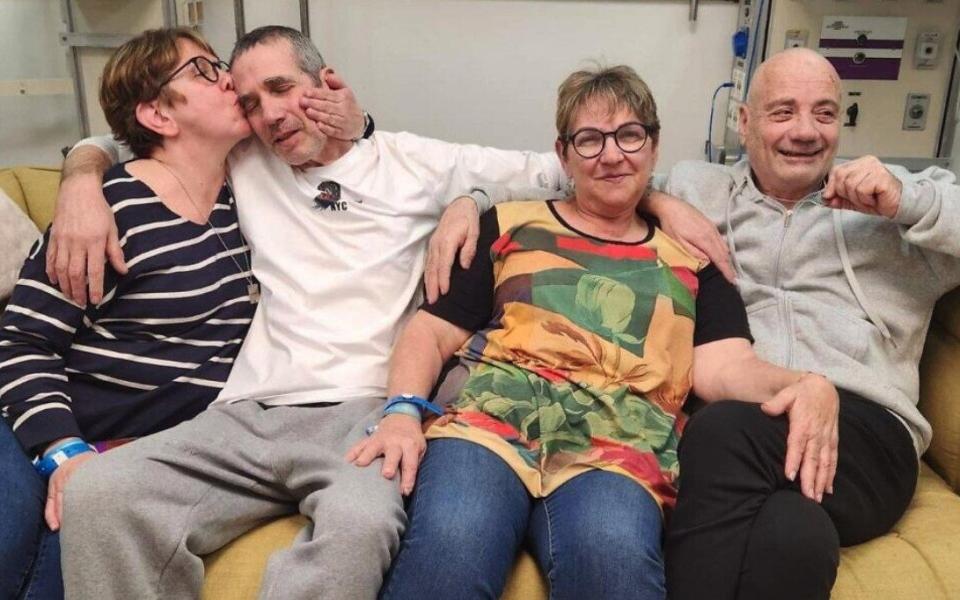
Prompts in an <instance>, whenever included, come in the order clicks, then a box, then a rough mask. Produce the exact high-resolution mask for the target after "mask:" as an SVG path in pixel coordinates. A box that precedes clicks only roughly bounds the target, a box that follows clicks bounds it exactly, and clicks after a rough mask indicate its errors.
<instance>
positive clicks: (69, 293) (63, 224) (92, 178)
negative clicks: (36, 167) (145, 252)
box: [47, 173, 127, 306]
mask: <svg viewBox="0 0 960 600" xmlns="http://www.w3.org/2000/svg"><path fill="white" fill-rule="evenodd" d="M117 238H118V234H117V224H116V222H115V221H114V218H113V213H112V212H111V211H110V207H109V206H108V205H107V200H106V198H104V196H103V188H102V187H101V181H100V178H99V177H98V176H96V175H93V174H86V173H84V174H76V175H73V176H71V177H67V178H65V179H64V180H63V181H62V182H60V190H59V191H58V192H57V206H56V211H55V212H54V215H53V225H52V229H51V231H50V243H49V244H48V245H47V277H48V278H49V279H50V282H51V283H53V284H54V285H58V284H59V286H60V289H61V290H62V291H63V295H64V296H66V297H67V298H69V299H71V300H73V301H74V302H76V303H77V304H79V305H80V306H85V305H86V303H87V286H88V281H89V290H90V296H89V297H90V302H92V303H93V304H97V303H99V302H100V301H101V300H102V299H103V272H104V261H105V259H109V260H110V264H111V265H112V266H113V268H114V270H116V271H117V273H119V274H121V275H124V274H126V272H127V265H126V263H125V262H124V259H123V250H122V249H121V248H120V242H119V240H118V239H117Z"/></svg>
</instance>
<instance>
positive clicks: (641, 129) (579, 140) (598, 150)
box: [560, 121, 653, 158]
mask: <svg viewBox="0 0 960 600" xmlns="http://www.w3.org/2000/svg"><path fill="white" fill-rule="evenodd" d="M651 129H653V128H649V127H647V126H646V125H644V124H643V123H638V122H636V121H631V122H630V123H624V124H623V125H621V126H620V127H617V128H616V129H615V130H614V131H600V130H599V129H596V128H594V127H584V128H583V129H578V130H576V131H574V132H573V133H572V134H570V135H568V136H566V137H562V138H560V141H562V142H563V143H564V144H570V145H572V146H573V149H574V151H575V152H576V153H577V154H579V155H580V156H581V157H583V158H596V157H598V156H600V155H601V154H602V153H603V148H604V147H605V146H606V145H607V137H612V138H613V141H614V143H616V144H617V148H620V150H621V151H622V152H625V153H627V154H633V153H634V152H639V151H640V150H641V149H643V147H644V146H645V145H646V144H647V138H649V137H650V133H651Z"/></svg>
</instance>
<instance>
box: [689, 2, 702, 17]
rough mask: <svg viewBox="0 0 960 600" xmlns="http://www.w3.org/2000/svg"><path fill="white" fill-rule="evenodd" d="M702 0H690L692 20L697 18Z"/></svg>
mask: <svg viewBox="0 0 960 600" xmlns="http://www.w3.org/2000/svg"><path fill="white" fill-rule="evenodd" d="M699 4H700V0H690V17H689V18H690V21H691V22H692V21H696V20H697V8H698V7H699Z"/></svg>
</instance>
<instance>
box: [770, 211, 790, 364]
mask: <svg viewBox="0 0 960 600" xmlns="http://www.w3.org/2000/svg"><path fill="white" fill-rule="evenodd" d="M778 208H779V209H780V210H781V211H782V212H783V227H782V228H781V229H780V244H779V245H778V247H777V264H776V268H775V269H774V272H773V287H774V289H776V290H777V292H776V293H777V294H778V295H779V296H780V300H779V302H778V305H779V306H778V310H779V312H780V321H781V327H782V328H783V335H784V338H785V341H786V344H785V349H784V356H783V359H784V364H785V365H791V364H792V363H793V327H792V321H793V319H791V315H790V310H791V309H790V302H788V301H787V295H786V293H785V292H784V291H783V290H781V289H780V264H781V262H782V260H783V246H784V242H785V241H786V237H787V229H789V228H790V219H791V218H792V217H793V209H784V208H783V207H782V206H778Z"/></svg>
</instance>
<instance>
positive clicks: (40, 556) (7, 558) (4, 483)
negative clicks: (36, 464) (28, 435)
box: [0, 420, 63, 600]
mask: <svg viewBox="0 0 960 600" xmlns="http://www.w3.org/2000/svg"><path fill="white" fill-rule="evenodd" d="M46 498H47V482H46V481H44V480H43V478H41V477H40V475H38V474H37V472H36V471H35V470H34V469H33V465H31V464H30V460H29V459H28V458H27V455H26V454H24V452H23V449H22V448H21V447H20V443H19V442H17V439H16V438H15V437H14V436H13V432H12V431H10V427H9V426H7V424H6V423H5V422H3V421H2V420H0V565H3V566H2V567H0V599H2V600H6V599H7V598H17V599H24V600H60V599H62V598H63V578H62V577H61V575H60V537H59V534H57V533H53V532H52V531H50V530H49V529H48V528H47V524H46V522H45V521H44V520H43V508H44V503H45V502H46Z"/></svg>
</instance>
